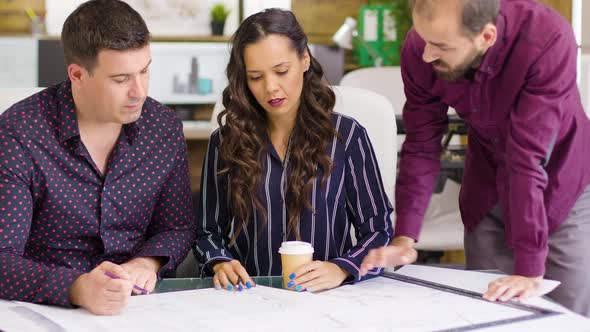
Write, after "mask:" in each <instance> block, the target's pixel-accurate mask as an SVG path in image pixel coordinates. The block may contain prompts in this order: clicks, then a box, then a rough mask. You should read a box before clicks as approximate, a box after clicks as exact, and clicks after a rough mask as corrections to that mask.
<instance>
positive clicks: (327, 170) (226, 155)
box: [217, 9, 339, 242]
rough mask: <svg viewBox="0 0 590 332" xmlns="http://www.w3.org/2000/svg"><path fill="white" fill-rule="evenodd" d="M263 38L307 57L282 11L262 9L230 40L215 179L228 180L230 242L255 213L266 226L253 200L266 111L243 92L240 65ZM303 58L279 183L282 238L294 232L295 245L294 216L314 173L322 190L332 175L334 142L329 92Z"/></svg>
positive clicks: (301, 36) (305, 204) (306, 202)
mask: <svg viewBox="0 0 590 332" xmlns="http://www.w3.org/2000/svg"><path fill="white" fill-rule="evenodd" d="M268 35H281V36H284V37H287V38H289V40H290V41H291V46H292V48H293V50H295V51H296V52H297V54H298V55H299V57H300V58H302V57H303V56H304V55H305V52H309V47H308V44H307V36H306V35H305V33H304V32H303V29H302V28H301V26H300V25H299V22H297V19H296V18H295V15H293V13H291V12H290V11H286V10H281V9H267V10H265V11H263V12H260V13H257V14H255V15H252V16H250V17H248V18H247V19H246V20H245V21H244V22H243V23H242V24H241V25H240V27H239V28H238V30H237V31H236V32H235V34H234V35H233V38H232V50H231V55H230V59H229V64H228V65H227V78H228V81H229V85H228V86H227V88H225V90H224V91H223V106H224V108H225V110H224V111H222V112H221V113H220V114H219V116H218V117H217V121H218V122H219V125H220V137H221V142H220V155H221V158H222V160H223V161H224V163H225V168H224V169H222V170H221V171H220V172H219V175H220V176H221V175H226V176H229V199H230V208H231V210H232V212H233V216H234V217H235V219H234V232H233V236H232V242H234V241H235V239H236V238H237V236H238V235H239V234H240V232H241V231H243V228H244V227H246V225H247V223H248V222H249V220H250V217H251V214H253V213H256V212H255V211H256V210H257V211H258V212H259V213H260V215H261V216H263V219H264V221H265V222H268V218H267V213H266V208H265V207H264V205H262V203H261V202H260V200H259V199H258V195H257V191H258V187H259V185H260V183H261V178H262V165H263V156H264V155H265V153H266V152H267V145H266V137H267V130H268V121H267V116H266V111H265V110H264V109H263V108H262V106H260V105H259V104H258V102H257V101H256V99H255V98H254V95H253V94H252V93H251V92H250V89H249V88H248V85H247V77H246V65H245V63H244V49H245V48H246V46H248V45H251V44H254V43H257V42H258V41H260V40H262V39H263V38H265V37H266V36H268ZM309 54H310V60H311V61H310V66H309V69H308V70H307V71H306V72H305V73H304V75H303V89H302V91H301V96H300V98H301V102H300V106H299V109H298V112H297V117H296V122H295V126H294V128H293V130H292V132H291V135H290V138H289V149H288V150H289V156H288V158H289V161H288V163H287V170H286V171H287V176H286V180H285V183H286V188H285V202H286V205H287V213H288V216H289V222H288V229H287V234H290V233H291V232H295V237H296V238H297V239H300V234H299V233H298V227H297V226H298V225H297V223H298V220H299V215H300V213H301V212H302V211H303V210H304V209H311V202H310V193H311V189H312V187H313V182H314V180H315V178H316V177H317V175H318V172H319V170H320V169H321V170H322V174H323V176H322V180H321V185H322V186H323V185H324V184H325V182H326V180H327V178H328V177H329V176H330V174H331V172H332V166H333V165H332V160H331V159H330V156H329V155H327V153H326V147H327V146H328V144H329V142H330V141H331V140H332V139H334V137H339V136H338V133H337V132H336V130H335V129H334V126H333V125H332V121H331V114H332V109H333V107H334V103H335V96H334V92H333V91H332V89H331V87H330V86H329V84H328V82H327V81H326V80H325V79H324V71H323V69H322V67H321V66H320V64H319V63H318V61H317V60H316V59H315V58H314V57H313V56H311V53H309ZM224 118H225V119H224ZM223 120H225V121H223ZM267 167H270V165H268V166H267ZM312 213H315V211H312Z"/></svg>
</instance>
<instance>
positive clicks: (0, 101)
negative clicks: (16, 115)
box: [0, 87, 44, 114]
mask: <svg viewBox="0 0 590 332" xmlns="http://www.w3.org/2000/svg"><path fill="white" fill-rule="evenodd" d="M43 89H44V88H38V87H35V88H0V114H2V113H3V112H4V111H6V110H7V109H8V108H9V107H10V106H12V105H14V104H15V103H17V102H19V101H21V100H23V99H25V98H26V97H29V96H30V95H33V94H35V93H37V92H39V91H41V90H43Z"/></svg>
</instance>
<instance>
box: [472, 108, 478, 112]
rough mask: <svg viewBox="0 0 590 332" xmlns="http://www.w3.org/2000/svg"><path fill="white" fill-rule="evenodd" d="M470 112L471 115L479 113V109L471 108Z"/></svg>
mask: <svg viewBox="0 0 590 332" xmlns="http://www.w3.org/2000/svg"><path fill="white" fill-rule="evenodd" d="M471 112H473V113H477V112H479V108H472V109H471Z"/></svg>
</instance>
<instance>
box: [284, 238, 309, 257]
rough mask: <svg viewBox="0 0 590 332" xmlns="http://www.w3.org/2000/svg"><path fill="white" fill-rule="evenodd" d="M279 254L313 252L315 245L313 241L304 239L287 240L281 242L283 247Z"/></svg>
mask: <svg viewBox="0 0 590 332" xmlns="http://www.w3.org/2000/svg"><path fill="white" fill-rule="evenodd" d="M279 254H286V255H303V254H313V247H312V246H311V243H308V242H303V241H287V242H283V243H281V247H280V248H279Z"/></svg>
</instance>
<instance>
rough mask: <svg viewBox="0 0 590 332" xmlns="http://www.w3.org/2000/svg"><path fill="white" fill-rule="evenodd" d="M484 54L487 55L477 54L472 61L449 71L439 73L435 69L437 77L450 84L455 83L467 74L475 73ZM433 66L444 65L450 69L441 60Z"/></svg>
mask: <svg viewBox="0 0 590 332" xmlns="http://www.w3.org/2000/svg"><path fill="white" fill-rule="evenodd" d="M484 54H485V53H477V54H475V55H474V57H473V58H472V59H471V60H468V61H465V62H463V63H462V64H460V65H459V66H457V67H455V68H453V69H451V70H448V71H438V70H436V69H435V70H434V72H435V73H436V77H438V78H439V79H441V80H445V81H449V82H454V81H456V80H458V79H460V78H462V77H465V76H466V74H467V73H470V72H473V70H474V69H475V68H477V67H479V65H480V64H481V61H482V60H483V56H484ZM433 64H437V65H441V64H442V65H443V66H445V67H447V68H449V66H448V65H447V64H446V63H444V62H442V61H440V60H436V61H434V62H433Z"/></svg>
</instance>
